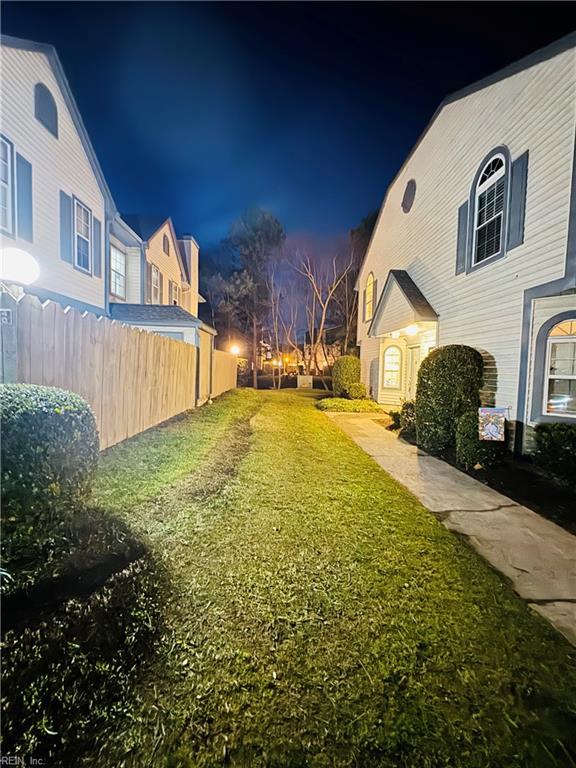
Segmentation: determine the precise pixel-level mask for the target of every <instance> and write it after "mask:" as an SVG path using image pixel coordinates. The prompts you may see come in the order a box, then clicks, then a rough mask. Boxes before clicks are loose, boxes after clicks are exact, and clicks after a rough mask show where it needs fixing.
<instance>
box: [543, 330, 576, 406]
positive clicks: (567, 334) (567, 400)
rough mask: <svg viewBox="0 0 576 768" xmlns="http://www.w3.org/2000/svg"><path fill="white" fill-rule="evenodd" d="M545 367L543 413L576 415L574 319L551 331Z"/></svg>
mask: <svg viewBox="0 0 576 768" xmlns="http://www.w3.org/2000/svg"><path fill="white" fill-rule="evenodd" d="M546 369H547V381H546V386H545V395H544V413H545V414H551V415H556V416H569V417H573V418H576V320H567V321H565V322H563V323H559V324H558V325H556V326H554V328H553V329H552V330H551V331H550V334H549V336H548V349H547V368H546Z"/></svg>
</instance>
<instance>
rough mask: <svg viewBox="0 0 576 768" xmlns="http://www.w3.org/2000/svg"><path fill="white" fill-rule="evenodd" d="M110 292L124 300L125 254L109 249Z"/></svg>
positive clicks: (112, 248) (112, 247) (115, 249)
mask: <svg viewBox="0 0 576 768" xmlns="http://www.w3.org/2000/svg"><path fill="white" fill-rule="evenodd" d="M110 291H111V292H112V293H113V294H114V296H118V298H120V299H125V298H126V254H125V253H122V251H119V250H118V249H117V248H114V246H111V248H110Z"/></svg>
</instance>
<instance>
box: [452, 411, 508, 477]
mask: <svg viewBox="0 0 576 768" xmlns="http://www.w3.org/2000/svg"><path fill="white" fill-rule="evenodd" d="M505 450H506V443H505V442H498V441H496V440H480V436H479V433H478V411H477V410H475V411H467V412H466V413H463V414H462V416H460V418H459V419H458V424H457V426H456V462H457V463H458V464H460V465H461V466H462V467H464V468H465V469H471V468H472V467H475V466H476V464H481V465H482V466H483V467H484V468H485V469H489V468H490V467H495V466H497V465H498V464H500V463H501V462H502V459H503V458H504V453H505Z"/></svg>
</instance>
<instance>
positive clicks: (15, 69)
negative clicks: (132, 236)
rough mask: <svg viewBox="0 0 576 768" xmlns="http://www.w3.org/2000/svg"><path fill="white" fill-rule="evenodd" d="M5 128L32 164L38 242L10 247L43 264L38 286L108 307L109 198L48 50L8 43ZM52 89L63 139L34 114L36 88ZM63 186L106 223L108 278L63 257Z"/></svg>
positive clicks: (0, 122)
mask: <svg viewBox="0 0 576 768" xmlns="http://www.w3.org/2000/svg"><path fill="white" fill-rule="evenodd" d="M1 63H2V78H1V91H0V93H1V96H0V98H1V103H2V114H1V119H0V130H1V132H2V133H3V134H4V135H5V136H6V137H7V138H8V139H9V140H10V141H11V142H12V143H13V144H14V151H15V152H18V153H20V154H21V155H22V156H23V157H24V158H25V159H26V160H27V161H28V162H29V163H31V164H32V190H33V193H32V200H33V228H34V234H33V237H34V241H33V242H32V243H29V242H28V241H26V240H21V239H20V238H16V239H15V240H14V239H12V238H8V237H4V238H3V244H4V247H7V246H15V247H18V248H23V249H24V250H26V251H28V252H29V253H31V254H32V255H33V256H34V257H35V258H36V259H37V261H38V263H39V264H40V270H41V273H40V278H39V279H38V281H37V282H36V284H35V287H37V288H39V289H44V290H46V291H50V292H53V293H55V294H60V295H62V294H63V295H65V296H67V297H70V298H73V299H76V300H77V301H81V302H84V303H86V304H90V305H93V306H96V307H104V298H105V294H104V199H103V196H102V193H101V191H100V188H99V186H98V183H97V181H96V178H95V176H94V173H93V170H92V166H91V165H90V162H89V161H88V158H87V156H86V152H85V150H84V147H83V145H82V142H81V140H80V137H79V136H78V133H77V131H76V128H75V125H74V122H73V120H72V117H71V115H70V113H69V112H68V108H67V106H66V103H65V101H64V97H63V95H62V93H61V91H60V88H59V86H58V84H57V81H56V78H55V76H54V74H53V72H52V69H51V67H50V63H49V61H48V58H47V57H46V55H45V54H43V53H38V52H33V51H26V50H21V49H17V48H10V47H5V46H2V49H1ZM38 82H41V83H44V85H45V86H46V87H47V88H48V89H49V90H50V93H51V94H52V96H53V97H54V100H55V102H56V106H57V108H58V138H55V137H54V136H53V135H52V134H51V133H50V132H49V131H48V130H47V129H46V128H45V127H44V126H43V125H42V124H41V123H40V122H39V121H38V120H37V119H36V118H35V116H34V86H35V85H36V83H38ZM60 190H62V191H64V192H65V193H66V194H67V195H70V196H74V197H77V198H78V199H79V200H80V201H81V202H82V203H84V205H86V206H88V208H90V209H91V211H92V215H93V216H94V217H96V218H97V219H99V220H100V222H101V223H102V255H101V260H102V277H101V278H96V277H92V276H90V275H86V274H84V273H82V272H80V271H78V270H77V269H75V268H74V267H73V266H72V265H71V264H69V263H67V262H65V261H63V260H62V259H61V258H60V215H59V204H60V203H59V196H60Z"/></svg>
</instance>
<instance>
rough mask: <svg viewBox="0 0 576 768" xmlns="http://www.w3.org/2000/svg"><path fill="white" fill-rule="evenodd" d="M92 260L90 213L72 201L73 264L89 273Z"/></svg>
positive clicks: (76, 201) (75, 201) (77, 201)
mask: <svg viewBox="0 0 576 768" xmlns="http://www.w3.org/2000/svg"><path fill="white" fill-rule="evenodd" d="M91 259H92V213H91V211H90V209H89V208H86V206H85V205H83V204H82V203H81V202H80V201H79V200H74V263H75V265H76V267H78V269H81V270H82V271H83V272H90V268H91Z"/></svg>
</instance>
